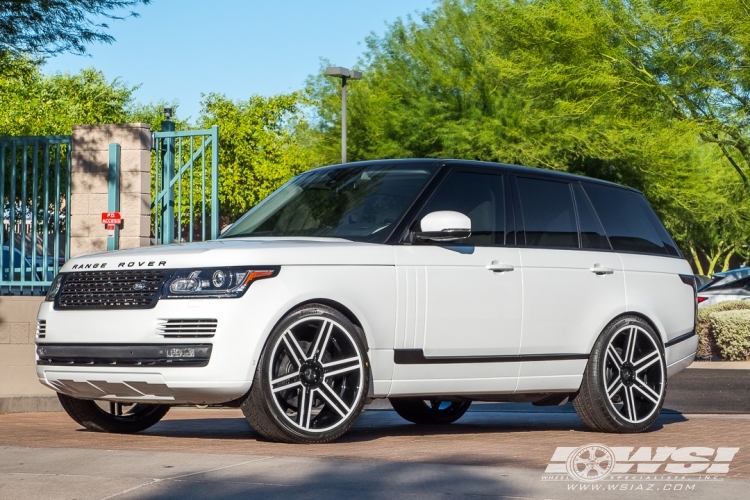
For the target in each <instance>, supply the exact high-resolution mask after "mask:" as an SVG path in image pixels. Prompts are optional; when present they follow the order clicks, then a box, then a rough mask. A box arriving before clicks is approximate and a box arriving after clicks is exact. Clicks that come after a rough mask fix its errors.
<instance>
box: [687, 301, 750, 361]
mask: <svg viewBox="0 0 750 500" xmlns="http://www.w3.org/2000/svg"><path fill="white" fill-rule="evenodd" d="M743 309H744V310H747V309H750V301H745V300H729V301H726V302H719V303H718V304H714V305H712V306H708V307H704V308H701V309H698V331H697V332H696V333H697V334H698V338H699V342H698V352H697V353H696V356H697V357H698V358H700V359H712V358H714V357H722V355H721V350H720V349H719V347H718V345H717V341H716V337H715V332H714V331H713V328H712V324H711V321H710V316H711V315H712V314H715V313H719V312H723V311H738V310H743Z"/></svg>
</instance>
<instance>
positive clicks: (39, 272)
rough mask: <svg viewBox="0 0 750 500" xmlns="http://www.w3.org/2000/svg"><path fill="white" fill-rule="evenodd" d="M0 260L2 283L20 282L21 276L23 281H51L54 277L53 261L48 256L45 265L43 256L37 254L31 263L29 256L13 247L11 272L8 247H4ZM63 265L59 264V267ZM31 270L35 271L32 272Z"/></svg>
mask: <svg viewBox="0 0 750 500" xmlns="http://www.w3.org/2000/svg"><path fill="white" fill-rule="evenodd" d="M0 259H1V260H0V262H1V264H0V271H1V273H0V276H2V280H3V281H10V280H20V279H21V276H22V275H23V279H24V281H52V280H53V279H54V277H55V271H54V260H53V258H52V257H50V256H47V259H46V265H45V259H44V257H43V256H41V255H39V254H37V255H36V258H35V259H34V260H33V261H32V258H31V255H29V254H26V255H23V254H22V253H21V249H20V248H18V247H14V248H13V270H12V271H11V262H10V247H8V246H7V245H4V246H3V247H2V254H1V255H0ZM63 263H64V262H61V263H60V265H62V264H63ZM22 264H23V265H22ZM32 269H35V271H34V272H32ZM45 275H46V277H45Z"/></svg>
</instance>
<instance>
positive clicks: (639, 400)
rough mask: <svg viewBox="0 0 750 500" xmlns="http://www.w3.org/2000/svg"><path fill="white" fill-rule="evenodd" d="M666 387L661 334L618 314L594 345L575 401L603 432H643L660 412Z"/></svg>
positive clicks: (580, 411) (586, 419) (580, 412)
mask: <svg viewBox="0 0 750 500" xmlns="http://www.w3.org/2000/svg"><path fill="white" fill-rule="evenodd" d="M666 392H667V367H666V359H665V355H664V347H663V345H662V342H661V339H660V338H659V336H658V335H657V334H656V332H655V331H654V330H653V328H651V326H650V325H649V324H648V323H646V322H645V321H644V320H643V319H641V318H639V317H637V316H625V317H622V318H618V319H617V320H615V321H613V322H612V323H610V324H609V325H608V326H607V328H605V329H604V332H602V334H601V336H600V337H599V339H598V340H597V341H596V344H594V349H593V351H592V352H591V357H590V358H589V362H588V365H587V367H586V371H585V372H584V374H583V382H582V383H581V390H580V392H579V393H578V396H577V397H576V398H575V399H574V400H573V406H574V407H575V409H576V412H577V413H578V416H579V417H581V420H583V422H584V423H585V424H586V425H587V426H588V427H589V428H591V429H592V430H596V431H601V432H618V433H632V432H642V431H645V430H646V429H648V428H649V427H651V425H652V424H653V423H654V421H655V420H656V419H657V417H658V416H659V412H660V411H661V408H662V405H663V404H664V398H665V395H666Z"/></svg>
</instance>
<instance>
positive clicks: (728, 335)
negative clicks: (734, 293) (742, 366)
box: [708, 310, 750, 361]
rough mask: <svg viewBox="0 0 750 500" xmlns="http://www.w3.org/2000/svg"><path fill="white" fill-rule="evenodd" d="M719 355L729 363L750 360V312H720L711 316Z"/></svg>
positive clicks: (710, 321) (710, 320)
mask: <svg viewBox="0 0 750 500" xmlns="http://www.w3.org/2000/svg"><path fill="white" fill-rule="evenodd" d="M708 318H709V320H708V321H709V323H710V324H711V331H712V334H713V337H714V339H715V340H716V345H717V346H718V347H719V354H720V355H721V357H722V358H723V359H726V360H729V361H744V360H749V359H750V311H748V310H735V311H720V312H714V313H712V314H710V315H709V317H708Z"/></svg>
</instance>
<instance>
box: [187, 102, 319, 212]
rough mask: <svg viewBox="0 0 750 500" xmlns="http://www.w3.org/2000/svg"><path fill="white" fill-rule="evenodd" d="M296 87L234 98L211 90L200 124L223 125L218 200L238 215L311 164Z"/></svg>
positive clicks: (203, 125)
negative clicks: (280, 92) (292, 90)
mask: <svg viewBox="0 0 750 500" xmlns="http://www.w3.org/2000/svg"><path fill="white" fill-rule="evenodd" d="M304 103H305V101H304V100H303V98H302V97H301V96H300V95H299V94H296V93H292V94H287V95H277V96H273V97H261V96H253V97H251V98H250V99H248V100H247V101H232V100H230V99H228V98H226V97H225V96H223V95H220V94H208V95H207V96H205V97H204V100H203V109H202V111H201V115H200V117H199V119H198V126H199V127H201V128H209V127H210V126H212V125H218V126H219V145H220V147H219V203H220V205H221V209H220V211H221V214H222V216H226V217H228V218H229V219H230V220H232V221H233V220H235V219H236V218H237V217H239V216H240V215H242V214H243V213H245V212H246V211H247V210H249V209H250V208H252V207H253V206H255V205H256V204H257V203H258V202H259V201H260V200H262V199H263V198H265V197H266V196H268V195H269V194H270V193H271V192H273V191H274V190H275V189H276V188H278V187H279V186H281V185H282V184H283V183H285V182H286V181H288V180H289V179H290V178H291V177H293V176H294V175H297V174H298V173H300V172H302V171H304V170H307V169H308V168H310V166H311V160H310V158H311V157H310V155H309V153H308V152H307V150H306V149H305V148H303V147H302V145H301V143H300V141H299V140H298V138H297V136H296V135H295V134H294V129H295V128H297V127H299V126H301V124H300V122H301V121H302V112H301V109H300V106H301V105H303V104H304Z"/></svg>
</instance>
